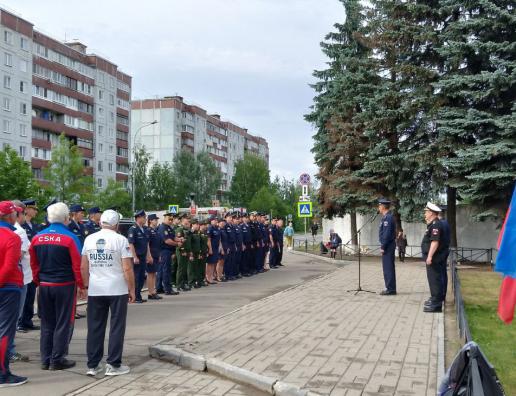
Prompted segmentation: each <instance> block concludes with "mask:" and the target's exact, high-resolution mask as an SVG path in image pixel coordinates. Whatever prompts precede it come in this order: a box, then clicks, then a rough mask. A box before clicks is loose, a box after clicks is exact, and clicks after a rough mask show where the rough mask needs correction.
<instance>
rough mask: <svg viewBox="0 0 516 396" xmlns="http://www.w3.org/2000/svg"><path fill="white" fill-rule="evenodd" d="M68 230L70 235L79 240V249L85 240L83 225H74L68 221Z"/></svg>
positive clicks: (73, 222)
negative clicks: (70, 232)
mask: <svg viewBox="0 0 516 396" xmlns="http://www.w3.org/2000/svg"><path fill="white" fill-rule="evenodd" d="M68 229H69V230H70V231H72V233H73V234H74V235H75V236H76V237H77V239H79V241H80V242H81V248H82V245H83V244H84V239H85V238H86V234H85V232H84V231H85V230H84V225H83V224H82V223H76V222H75V221H74V220H70V224H68Z"/></svg>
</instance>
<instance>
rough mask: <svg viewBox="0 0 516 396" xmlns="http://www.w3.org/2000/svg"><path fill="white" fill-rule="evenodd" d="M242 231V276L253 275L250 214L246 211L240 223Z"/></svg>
mask: <svg viewBox="0 0 516 396" xmlns="http://www.w3.org/2000/svg"><path fill="white" fill-rule="evenodd" d="M240 230H241V232H242V246H243V247H242V261H241V272H242V276H246V277H247V276H251V274H250V272H251V268H250V266H249V263H250V262H251V258H252V257H251V245H252V235H251V229H250V227H249V215H248V214H247V213H244V214H243V215H242V224H241V225H240Z"/></svg>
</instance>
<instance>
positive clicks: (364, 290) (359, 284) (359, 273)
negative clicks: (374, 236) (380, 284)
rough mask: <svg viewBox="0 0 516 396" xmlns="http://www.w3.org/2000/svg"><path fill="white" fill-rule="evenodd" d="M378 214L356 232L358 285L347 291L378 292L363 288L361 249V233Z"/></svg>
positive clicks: (354, 292) (355, 293) (355, 292)
mask: <svg viewBox="0 0 516 396" xmlns="http://www.w3.org/2000/svg"><path fill="white" fill-rule="evenodd" d="M376 216H378V213H376V214H375V215H374V216H372V217H371V218H370V219H369V220H368V221H367V222H366V223H365V224H363V225H362V227H360V229H359V230H358V231H357V233H356V236H357V244H358V287H357V288H356V289H349V290H346V292H348V293H353V294H354V295H355V296H356V295H357V294H358V293H360V292H364V293H374V294H376V292H374V291H372V290H366V289H362V284H361V281H362V277H361V275H362V265H361V264H362V252H361V251H360V235H361V234H362V229H363V228H364V227H365V226H366V225H368V224H370V223H372V222H373V221H374V220H375V219H376Z"/></svg>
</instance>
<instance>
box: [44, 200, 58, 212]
mask: <svg viewBox="0 0 516 396" xmlns="http://www.w3.org/2000/svg"><path fill="white" fill-rule="evenodd" d="M55 203H57V199H56V198H52V199H51V200H50V202H49V203H47V204H46V205H45V206H44V207H43V210H44V211H46V210H47V209H48V207H49V206H50V205H53V204H55Z"/></svg>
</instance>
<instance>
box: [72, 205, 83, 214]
mask: <svg viewBox="0 0 516 396" xmlns="http://www.w3.org/2000/svg"><path fill="white" fill-rule="evenodd" d="M70 212H71V213H77V212H84V208H83V207H82V205H80V204H74V205H70Z"/></svg>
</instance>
